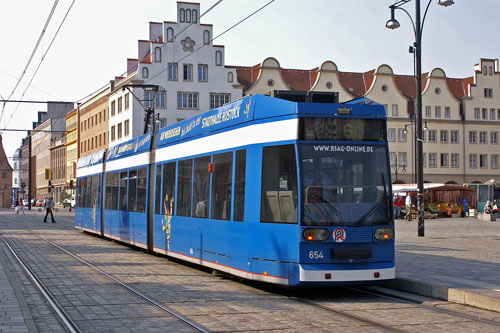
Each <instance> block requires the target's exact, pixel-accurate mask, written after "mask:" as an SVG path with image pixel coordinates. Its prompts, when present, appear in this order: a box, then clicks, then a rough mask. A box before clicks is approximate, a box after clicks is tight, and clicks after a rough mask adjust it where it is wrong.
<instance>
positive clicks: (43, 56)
mask: <svg viewBox="0 0 500 333" xmlns="http://www.w3.org/2000/svg"><path fill="white" fill-rule="evenodd" d="M75 1H76V0H73V2H71V5H70V6H69V8H68V10H67V11H66V14H65V15H64V18H63V19H62V21H61V23H60V24H59V27H58V28H57V31H56V33H55V34H54V36H53V37H52V40H51V41H50V44H49V47H48V48H47V50H46V51H45V53H44V54H43V55H42V59H41V60H40V62H39V63H38V66H37V68H36V70H35V72H34V73H33V75H32V76H31V79H30V81H29V82H28V85H27V86H26V89H24V91H23V93H22V95H21V98H20V100H22V99H23V98H24V95H25V94H26V92H27V91H28V89H29V88H30V86H31V82H33V79H34V78H35V76H36V74H37V73H38V70H39V69H40V66H41V65H42V62H43V60H44V59H45V56H46V55H47V53H48V52H49V50H50V48H51V46H52V44H53V43H54V40H55V39H56V37H57V35H58V34H59V31H60V30H61V27H62V26H63V24H64V22H65V21H66V18H67V17H68V14H69V12H70V11H71V8H73V5H74V4H75ZM19 105H20V103H18V104H17V105H16V108H15V109H14V111H13V112H12V114H11V115H10V118H9V121H7V125H6V126H5V127H8V126H9V124H10V122H11V121H12V118H13V117H14V115H15V114H16V112H17V110H18V108H19Z"/></svg>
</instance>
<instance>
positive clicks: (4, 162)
mask: <svg viewBox="0 0 500 333" xmlns="http://www.w3.org/2000/svg"><path fill="white" fill-rule="evenodd" d="M0 165H1V169H2V170H5V169H8V170H10V171H12V170H14V169H12V167H11V166H10V163H9V159H8V158H7V154H5V150H4V149H3V138H2V135H1V134H0ZM11 178H12V177H11Z"/></svg>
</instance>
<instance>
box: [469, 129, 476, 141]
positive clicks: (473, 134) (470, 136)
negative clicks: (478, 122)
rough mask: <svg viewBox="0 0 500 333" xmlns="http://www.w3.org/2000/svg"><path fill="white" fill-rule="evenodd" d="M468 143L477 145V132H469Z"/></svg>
mask: <svg viewBox="0 0 500 333" xmlns="http://www.w3.org/2000/svg"><path fill="white" fill-rule="evenodd" d="M469 143H477V132H476V131H469Z"/></svg>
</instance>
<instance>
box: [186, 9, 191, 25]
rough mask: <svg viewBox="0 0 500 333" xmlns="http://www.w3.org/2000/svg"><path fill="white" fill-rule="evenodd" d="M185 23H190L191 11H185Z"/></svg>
mask: <svg viewBox="0 0 500 333" xmlns="http://www.w3.org/2000/svg"><path fill="white" fill-rule="evenodd" d="M186 23H191V9H186Z"/></svg>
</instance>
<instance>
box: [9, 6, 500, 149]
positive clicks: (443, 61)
mask: <svg viewBox="0 0 500 333" xmlns="http://www.w3.org/2000/svg"><path fill="white" fill-rule="evenodd" d="M55 2H56V0H17V1H2V2H0V45H1V52H0V99H6V98H7V97H8V96H9V95H11V93H12V91H13V89H14V87H15V85H16V83H17V81H18V79H19V78H20V77H21V75H22V73H23V71H24V69H25V67H26V65H27V63H28V60H29V59H30V56H31V54H32V51H33V49H34V47H35V45H36V43H37V41H38V39H39V36H40V34H41V32H42V30H43V27H44V25H45V24H46V21H47V18H48V17H49V14H50V12H51V10H52V8H53V6H54V3H55ZM197 2H199V3H200V6H201V13H204V12H205V11H206V10H207V9H209V8H210V7H211V6H212V5H213V4H215V3H216V2H218V1H216V0H198V1H197ZM268 2H270V0H252V1H248V0H223V1H222V2H220V3H219V4H218V5H217V6H216V7H215V8H213V9H212V10H211V11H210V12H209V13H207V14H206V15H205V16H203V17H202V18H201V23H206V24H213V29H214V36H217V35H219V34H220V33H222V32H223V31H225V30H226V29H228V28H229V27H231V26H232V25H234V24H236V23H237V22H238V21H240V20H242V19H243V18H245V17H247V16H248V15H250V14H251V13H252V12H254V11H256V10H257V9H258V8H260V7H262V6H264V5H265V4H267V3H268ZM415 2H416V1H415V0H414V1H411V2H409V3H407V4H406V5H405V6H404V8H405V9H406V10H407V11H408V12H409V14H410V15H411V16H414V12H415ZM72 3H73V6H72V7H71V10H70V11H69V14H68V15H67V18H66V20H65V22H64V24H63V25H62V26H61V28H60V31H59V33H58V34H57V36H56V38H55V39H54V42H53V43H52V45H51V46H50V48H49V45H50V44H51V41H52V39H53V37H54V35H55V34H56V31H57V30H58V28H59V27H60V25H61V22H62V20H63V18H64V16H65V15H66V13H67V12H68V9H69V8H70V6H71V5H72ZM393 3H394V0H275V1H273V2H272V3H271V4H270V5H269V6H267V7H266V8H264V9H263V10H261V11H260V12H258V13H257V14H255V15H254V16H252V17H251V18H249V19H248V20H246V21H244V22H243V23H241V24H240V25H238V26H237V27H235V28H234V29H232V30H230V31H229V32H227V33H225V34H224V35H223V36H221V37H219V38H217V39H216V40H215V41H214V44H217V45H224V46H225V60H226V65H238V66H253V65H256V64H259V63H261V62H262V61H263V60H264V59H266V58H267V57H275V58H276V59H277V60H278V61H279V62H280V65H281V66H282V67H283V68H296V69H312V68H316V67H319V66H321V64H322V63H323V62H324V61H327V60H331V61H333V62H335V63H336V64H337V66H338V68H339V70H340V71H348V72H349V71H351V72H365V71H369V70H371V69H376V68H377V67H379V66H380V65H382V64H388V65H390V66H391V67H392V69H393V71H394V73H396V74H407V75H411V74H413V56H412V55H411V54H409V53H408V47H409V46H410V45H412V44H413V41H414V33H413V28H412V23H411V21H410V18H409V17H408V16H407V15H406V14H405V13H404V12H403V11H401V10H398V11H396V19H397V20H398V21H399V22H400V24H401V28H400V29H397V30H389V29H387V28H385V23H386V22H387V20H388V19H389V18H390V10H389V6H390V5H391V4H393ZM427 3H428V1H427V0H422V15H423V11H424V5H427ZM437 3H438V0H432V3H431V4H430V7H429V11H428V14H427V17H426V20H425V25H424V29H423V40H422V71H423V72H428V71H430V70H432V69H433V68H436V67H440V68H442V69H443V70H444V71H445V73H446V75H447V76H448V77H455V78H464V77H469V76H472V75H473V67H474V64H476V63H478V61H479V59H480V58H493V59H496V58H499V57H500V42H499V39H498V31H500V15H498V14H499V13H500V1H498V0H455V4H454V5H453V6H450V7H442V6H439V5H438V4H437ZM176 6H177V4H176V1H173V0H135V1H132V0H58V2H57V7H56V9H55V11H54V14H53V16H52V18H51V21H50V23H49V25H48V27H47V29H46V30H45V34H44V37H43V39H42V41H41V43H40V45H39V47H38V50H37V52H36V53H35V54H34V56H33V58H32V61H31V64H30V66H28V68H27V69H26V71H25V74H24V77H23V79H22V81H21V83H20V84H19V86H18V87H17V89H16V90H15V92H14V94H13V95H12V96H11V99H14V100H18V99H20V98H21V96H22V95H23V92H25V91H26V93H25V94H24V97H23V99H24V100H36V101H70V102H76V101H79V100H81V99H82V98H83V97H85V96H87V95H89V94H90V93H92V92H94V91H96V90H97V89H99V88H100V87H103V86H104V85H105V84H106V83H108V82H109V80H112V79H114V77H115V76H119V75H121V74H123V73H124V72H125V71H126V63H127V58H137V40H139V39H143V40H144V39H146V40H147V39H148V38H149V22H162V21H176V18H177V17H176V8H177V7H176ZM43 55H45V57H43V58H42V56H43ZM38 66H39V69H38V71H37V73H36V75H35V76H33V74H34V73H35V70H36V68H37V67H38ZM32 77H33V81H32V83H31V85H30V86H29V87H28V85H27V83H28V82H29V81H30V80H31V79H32ZM2 106H3V105H2V104H0V110H1V107H2ZM37 111H46V105H45V104H24V103H23V104H14V103H8V104H7V105H6V106H5V109H4V112H3V114H2V117H1V118H0V133H2V136H3V145H4V149H5V151H6V153H7V156H9V157H10V156H12V155H13V153H14V151H15V149H16V148H18V147H19V146H20V145H21V139H22V138H23V137H25V136H26V132H12V131H6V130H5V129H30V128H31V123H32V122H33V121H35V120H36V114H37Z"/></svg>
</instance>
